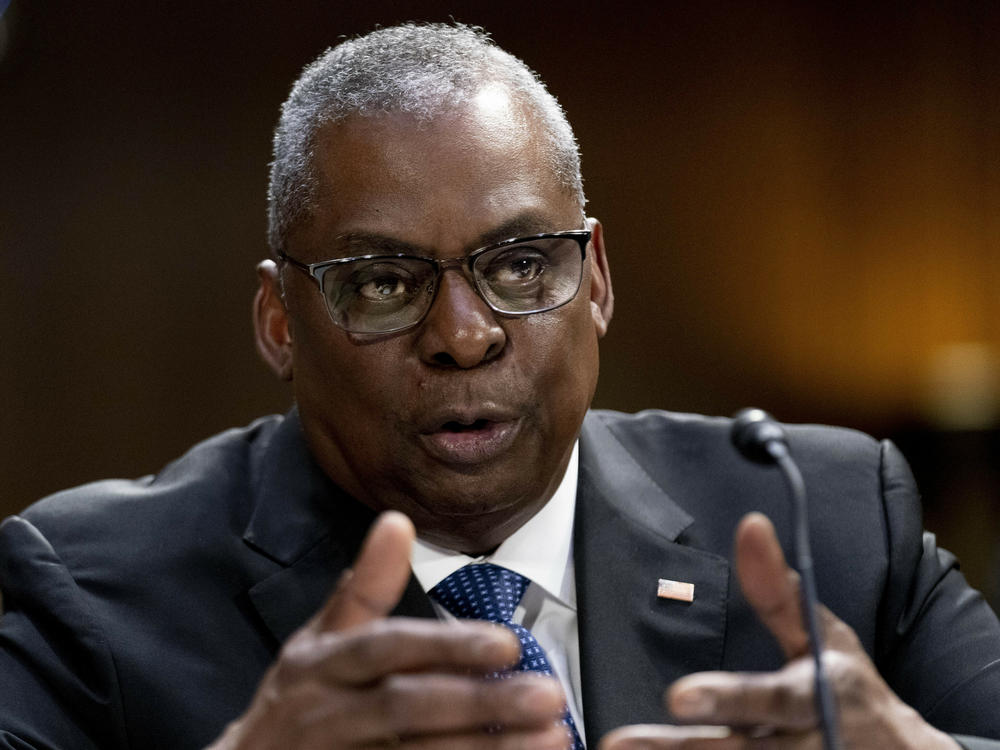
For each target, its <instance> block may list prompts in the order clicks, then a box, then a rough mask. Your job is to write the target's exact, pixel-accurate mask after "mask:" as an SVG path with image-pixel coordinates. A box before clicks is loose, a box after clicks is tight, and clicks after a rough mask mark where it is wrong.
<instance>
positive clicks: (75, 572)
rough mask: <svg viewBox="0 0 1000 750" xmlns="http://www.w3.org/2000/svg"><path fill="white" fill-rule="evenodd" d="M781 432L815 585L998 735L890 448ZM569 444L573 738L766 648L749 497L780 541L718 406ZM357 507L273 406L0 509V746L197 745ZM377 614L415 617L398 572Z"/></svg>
mask: <svg viewBox="0 0 1000 750" xmlns="http://www.w3.org/2000/svg"><path fill="white" fill-rule="evenodd" d="M790 435H791V438H790V439H791V448H792V451H793V453H794V455H795V456H796V457H797V459H798V461H799V462H800V464H801V466H802V470H803V472H804V474H805V477H806V483H807V486H808V488H809V491H810V494H811V509H810V512H811V516H810V521H811V526H812V536H813V540H814V550H813V553H814V559H815V564H816V568H817V572H818V583H819V592H820V596H821V598H822V599H823V600H824V601H825V602H826V603H827V604H828V605H829V606H830V607H831V608H832V609H833V610H834V612H836V613H837V614H838V615H839V616H840V617H841V618H843V619H844V620H846V621H847V622H848V623H849V624H850V625H851V626H852V627H853V628H854V629H855V630H856V631H857V633H858V635H859V637H860V638H861V641H862V643H863V644H864V646H865V648H866V649H867V650H868V652H869V653H870V654H871V655H872V657H873V658H874V659H875V661H876V663H877V664H878V666H879V669H880V670H881V671H882V673H883V674H884V675H885V676H886V678H887V680H888V681H889V683H890V684H891V685H892V686H893V688H894V689H895V690H896V691H897V692H898V693H899V694H900V695H901V697H902V698H903V699H904V700H905V701H907V702H908V703H910V704H911V705H913V706H914V707H915V708H917V709H918V710H919V711H920V712H921V713H922V714H923V715H924V716H926V717H927V718H928V719H929V720H930V721H931V722H932V723H933V724H935V725H937V726H939V727H941V728H943V729H945V730H946V731H950V732H961V733H966V734H975V735H981V736H985V737H996V738H1000V711H998V709H997V707H998V706H1000V626H998V624H997V620H996V618H995V616H994V615H993V613H992V612H991V611H990V610H989V608H988V607H987V606H986V605H985V604H984V602H983V601H982V599H981V598H980V597H979V595H978V594H977V593H975V592H974V591H972V590H970V589H969V588H968V587H967V586H966V584H965V582H964V580H963V579H962V577H961V575H960V574H959V573H958V571H957V569H956V567H955V564H954V559H953V558H952V557H951V555H949V554H948V553H947V552H943V551H941V550H938V549H936V547H935V544H934V539H933V537H931V536H930V535H924V534H922V533H921V524H920V516H919V507H918V500H917V496H916V492H915V489H914V487H913V483H912V480H911V477H910V474H909V472H908V469H907V467H906V465H905V462H904V461H903V459H902V457H901V456H900V455H899V454H898V452H897V451H896V450H895V449H894V448H893V447H892V446H891V445H889V444H881V445H879V444H877V443H876V442H874V441H873V440H871V439H870V438H867V437H865V436H863V435H860V434H858V433H855V432H851V431H847V430H833V429H829V428H818V427H795V428H791V429H790ZM580 446H581V448H580V482H579V491H578V500H577V520H576V527H575V529H574V554H575V561H576V577H577V586H578V592H577V594H578V605H579V627H580V658H581V666H582V672H583V710H584V713H585V717H586V718H585V721H586V729H587V735H588V737H590V739H591V743H592V744H594V745H596V741H597V739H598V738H599V737H600V736H601V735H603V734H604V733H605V732H607V731H608V730H609V729H611V728H613V727H615V726H618V725H621V724H626V723H634V722H648V721H663V720H666V719H668V718H669V717H667V716H666V715H665V713H664V710H663V709H662V701H661V694H662V690H663V688H664V687H665V686H666V685H668V684H669V683H670V682H672V681H673V680H674V679H676V678H677V677H680V676H681V675H683V674H686V673H689V672H692V671H697V670H704V669H740V670H743V669H773V668H776V667H778V666H779V665H780V664H781V661H782V660H781V656H780V652H779V650H778V648H777V647H776V645H775V644H774V642H773V640H772V638H771V637H770V636H769V635H768V634H767V633H766V632H765V631H764V630H763V629H762V628H761V626H760V625H759V624H758V623H757V621H756V620H755V618H754V617H753V614H752V613H751V611H750V610H749V608H748V606H747V605H746V603H745V602H744V600H743V599H742V597H741V596H740V593H739V591H738V587H737V586H736V584H735V580H734V577H733V573H732V571H731V568H730V564H729V560H728V555H729V551H730V547H731V538H732V532H733V529H734V527H735V525H736V523H737V521H738V519H739V518H740V517H741V516H742V515H743V514H744V513H745V512H747V511H749V510H751V509H758V510H762V511H764V512H765V513H767V514H768V515H769V516H770V517H771V518H772V519H773V520H774V522H775V525H776V527H777V529H778V532H779V535H780V536H781V538H782V542H783V544H785V546H786V548H787V547H788V544H789V540H790V538H791V521H790V511H789V508H788V503H787V501H786V498H785V492H784V488H783V485H782V480H781V477H780V475H779V474H778V473H777V471H776V470H775V469H773V468H765V467H758V466H755V465H751V464H749V463H747V462H746V461H744V460H743V459H741V458H740V457H739V456H738V455H736V454H735V452H734V451H733V449H732V448H731V447H730V445H729V441H728V421H727V420H722V419H706V418H703V417H694V416H682V415H671V414H667V413H664V412H644V413H642V414H638V415H635V416H626V415H621V414H615V413H611V412H594V413H591V414H590V415H589V416H588V417H587V420H586V422H585V423H584V427H583V431H582V434H581V439H580ZM371 520H372V514H371V513H370V511H368V510H367V509H366V508H364V507H362V506H360V505H359V504H358V503H356V502H354V501H353V500H351V499H350V498H349V497H347V496H345V495H344V494H343V493H342V492H341V491H340V490H338V489H337V488H336V487H335V486H334V485H333V484H332V483H331V482H330V481H329V480H328V479H327V478H326V477H325V476H324V475H323V473H322V472H321V471H320V470H319V469H318V467H317V466H316V465H315V463H314V462H313V461H312V459H311V457H310V455H309V453H308V451H307V450H306V447H305V444H304V442H303V439H302V436H301V434H300V426H299V422H298V418H297V416H296V414H295V413H294V412H292V414H291V415H289V416H288V417H286V418H280V417H271V418H267V419H263V420H260V421H258V422H256V423H254V424H253V425H251V426H250V427H249V428H246V429H241V430H230V431H228V432H226V433H223V434H221V435H219V436H217V437H214V438H212V439H210V440H208V441H206V442H204V443H201V444H200V445H198V446H196V447H194V448H193V449H192V450H191V451H189V452H188V453H187V454H186V455H185V456H184V457H182V458H181V459H179V460H178V461H176V462H174V463H173V464H171V465H169V466H167V467H166V468H165V469H164V470H163V471H162V472H161V473H160V474H158V475H156V476H155V477H145V478H143V479H140V480H137V481H121V480H115V481H106V482H100V483H96V484H92V485H87V486H84V487H80V488H77V489H73V490H69V491H67V492H63V493H60V494H58V495H55V496H52V497H50V498H47V499H46V500H43V501H42V502H40V503H38V504H36V505H35V506H33V507H32V508H30V509H29V510H27V511H26V512H25V513H24V514H23V516H21V517H20V518H18V517H15V518H11V519H8V520H7V521H6V522H5V523H4V524H3V526H0V584H2V587H3V597H4V605H5V609H6V613H5V614H4V615H3V617H2V619H0V747H8V748H26V747H32V748H60V749H62V750H71V749H73V750H75V749H77V748H79V749H85V748H142V749H143V750H155V749H156V748H165V749H166V748H169V749H170V750H179V749H182V748H197V747H202V746H204V745H206V744H208V743H209V742H210V741H211V740H213V739H214V738H215V737H216V736H217V735H218V734H219V733H220V732H221V731H222V729H223V727H224V726H225V724H226V723H227V722H228V721H230V720H232V719H233V718H234V717H236V716H237V715H239V714H240V713H241V712H242V711H243V709H244V708H245V707H246V706H247V704H248V702H249V701H250V698H251V696H252V694H253V692H254V688H255V686H256V685H257V683H258V681H259V680H260V678H261V676H262V673H263V672H264V670H265V669H266V668H267V666H268V665H269V664H270V663H271V662H272V661H273V659H274V658H275V656H276V653H277V650H278V648H279V645H280V644H281V643H282V642H283V641H284V640H285V639H286V638H287V637H288V636H289V635H290V634H291V633H292V631H293V630H294V629H295V628H297V627H298V626H299V625H301V624H302V623H303V622H304V621H305V620H306V619H307V618H308V617H309V616H310V615H311V614H312V613H313V612H314V611H315V610H316V609H317V608H318V607H319V606H320V604H321V603H322V601H323V600H324V599H325V597H326V595H327V593H328V591H329V590H330V587H331V584H332V583H333V582H334V581H335V580H336V578H337V576H338V574H339V573H340V571H341V570H342V569H343V568H344V567H345V566H346V565H348V564H349V563H350V561H351V559H352V558H353V556H354V554H355V553H356V551H357V548H358V546H359V543H360V539H361V538H362V536H363V534H364V532H365V530H366V529H367V527H368V525H369V524H370V523H371ZM659 578H670V579H674V580H680V581H689V582H693V583H694V585H695V599H694V601H693V602H692V603H690V604H685V603H682V602H677V601H672V600H664V599H658V598H657V597H656V584H657V580H658V579H659ZM397 612H398V613H405V614H409V615H417V616H428V617H433V610H432V608H431V606H430V603H429V601H428V599H427V597H426V596H425V595H424V594H423V592H422V590H421V589H420V587H419V586H418V585H417V584H416V582H415V581H414V580H411V582H410V587H409V588H408V590H407V592H406V595H405V596H404V599H403V601H402V602H401V604H400V605H399V607H398V610H397ZM962 741H963V742H966V741H965V740H962ZM966 744H967V746H968V747H970V748H994V750H996V748H1000V742H997V743H994V742H990V741H983V740H971V741H968V742H966Z"/></svg>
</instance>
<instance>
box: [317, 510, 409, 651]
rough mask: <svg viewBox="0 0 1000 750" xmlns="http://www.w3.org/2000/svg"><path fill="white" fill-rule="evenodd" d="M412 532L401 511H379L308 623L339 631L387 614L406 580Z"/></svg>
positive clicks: (403, 587) (319, 628)
mask: <svg viewBox="0 0 1000 750" xmlns="http://www.w3.org/2000/svg"><path fill="white" fill-rule="evenodd" d="M415 536H416V532H415V531H414V529H413V524H412V523H411V522H410V519H409V518H407V517H406V516H404V515H403V514H402V513H398V512H396V511H387V512H385V513H382V514H381V515H380V516H379V517H378V518H377V519H375V523H374V525H373V526H372V528H371V530H370V531H369V532H368V536H367V537H365V541H364V543H363V544H362V545H361V551H360V552H359V553H358V557H357V559H356V560H355V561H354V567H353V568H351V569H349V570H346V571H344V574H343V575H342V576H341V579H340V581H339V582H338V584H337V588H336V590H335V591H334V592H333V594H332V595H331V596H330V598H329V599H327V601H326V604H324V605H323V607H322V609H320V611H319V612H318V613H317V614H316V616H315V617H314V618H313V619H312V621H311V622H310V626H311V627H312V629H314V630H318V631H339V630H346V629H347V628H350V627H353V626H355V625H360V624H363V623H366V622H370V621H372V620H375V619H378V618H380V617H385V616H386V615H388V614H389V613H390V612H391V611H392V609H393V607H395V606H396V604H397V603H398V602H399V598H400V597H401V596H402V595H403V590H404V589H405V588H406V584H407V582H408V581H409V579H410V548H411V547H412V545H413V540H414V538H415Z"/></svg>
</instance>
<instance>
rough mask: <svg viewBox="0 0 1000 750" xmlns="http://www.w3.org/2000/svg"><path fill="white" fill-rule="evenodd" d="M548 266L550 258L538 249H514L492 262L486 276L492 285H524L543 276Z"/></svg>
mask: <svg viewBox="0 0 1000 750" xmlns="http://www.w3.org/2000/svg"><path fill="white" fill-rule="evenodd" d="M548 264H549V262H548V258H547V257H546V256H545V254H544V253H542V252H540V251H539V250H537V249H536V248H533V247H518V248H512V249H511V250H508V251H507V252H504V253H503V254H501V255H499V256H498V257H496V258H493V259H492V260H491V261H490V264H489V266H488V267H487V268H486V271H485V276H486V278H487V279H488V280H489V282H490V284H496V285H500V286H504V285H517V284H524V283H526V282H530V281H534V280H535V279H537V278H538V277H539V276H541V275H542V274H543V273H544V272H545V269H546V268H547V267H548Z"/></svg>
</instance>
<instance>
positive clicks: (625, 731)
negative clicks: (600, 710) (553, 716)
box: [598, 724, 745, 750]
mask: <svg viewBox="0 0 1000 750" xmlns="http://www.w3.org/2000/svg"><path fill="white" fill-rule="evenodd" d="M744 741H745V738H744V737H743V736H741V735H739V734H737V733H734V732H733V731H732V730H731V729H730V728H729V727H715V726H684V727H678V726H671V725H669V724H635V725H632V726H627V727H620V728H618V729H615V730H614V731H612V732H609V733H608V734H606V735H604V737H603V738H601V744H600V745H599V747H598V750H680V749H681V748H684V749H686V750H696V749H697V748H704V749H705V750H708V749H709V748H711V750H737V749H738V748H743V747H745V745H744V744H743V743H744Z"/></svg>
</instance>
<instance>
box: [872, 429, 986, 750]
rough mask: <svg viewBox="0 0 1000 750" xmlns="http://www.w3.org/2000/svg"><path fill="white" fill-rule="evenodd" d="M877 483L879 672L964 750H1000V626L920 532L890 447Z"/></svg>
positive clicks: (914, 498)
mask: <svg viewBox="0 0 1000 750" xmlns="http://www.w3.org/2000/svg"><path fill="white" fill-rule="evenodd" d="M881 480H882V493H883V498H884V503H885V505H884V507H885V514H886V529H887V533H888V537H889V538H888V540H887V541H888V549H889V566H890V568H889V582H888V585H887V588H886V592H885V596H884V598H883V608H882V611H881V612H880V619H881V622H880V626H881V627H880V633H881V634H882V635H881V638H880V641H879V643H878V644H877V646H876V660H877V662H878V666H879V669H880V670H881V671H882V673H883V675H884V676H885V677H886V679H887V681H888V682H889V684H890V685H891V686H892V687H893V689H894V690H895V691H896V692H897V694H898V695H899V696H900V698H902V699H903V700H904V701H905V702H906V703H908V704H909V705H911V706H913V707H914V708H916V709H917V710H918V711H919V712H920V713H921V714H922V715H923V716H924V718H926V719H927V721H928V722H930V723H931V724H932V725H934V726H935V727H938V728H939V729H941V730H943V731H946V732H950V733H953V736H954V737H955V739H956V740H957V741H958V742H959V744H962V745H963V746H964V747H965V748H967V750H1000V709H998V707H1000V623H998V621H997V617H996V615H995V614H994V613H993V611H992V610H991V609H990V607H989V605H988V604H987V603H986V602H985V600H984V599H983V597H982V596H981V595H980V594H979V592H978V591H975V590H974V589H972V588H971V587H970V586H969V585H968V584H967V583H966V581H965V578H964V577H963V576H962V574H961V572H959V568H958V563H957V561H956V560H955V557H954V556H953V555H952V554H951V553H949V552H947V551H946V550H942V549H940V548H939V547H938V546H937V543H936V540H935V538H934V535H933V534H930V533H927V532H924V531H923V530H922V519H921V513H920V502H919V496H918V494H917V490H916V486H915V483H914V481H913V477H912V475H911V474H910V470H909V467H908V466H907V464H906V461H905V459H904V458H903V456H902V454H901V453H900V452H899V451H898V450H897V449H896V448H895V446H893V445H892V444H891V443H889V442H885V443H883V444H882V449H881ZM979 738H995V739H992V740H991V739H979Z"/></svg>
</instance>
